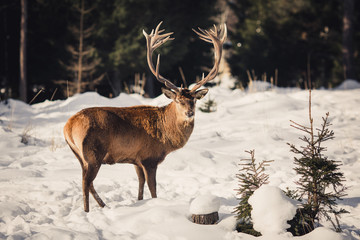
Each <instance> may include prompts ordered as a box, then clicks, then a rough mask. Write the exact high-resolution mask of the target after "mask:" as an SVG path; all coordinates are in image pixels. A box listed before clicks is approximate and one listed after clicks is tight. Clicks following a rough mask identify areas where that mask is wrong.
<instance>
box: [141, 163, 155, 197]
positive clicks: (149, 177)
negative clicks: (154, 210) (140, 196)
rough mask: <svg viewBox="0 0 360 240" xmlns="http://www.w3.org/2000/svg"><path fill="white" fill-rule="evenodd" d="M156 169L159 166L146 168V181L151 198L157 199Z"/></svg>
mask: <svg viewBox="0 0 360 240" xmlns="http://www.w3.org/2000/svg"><path fill="white" fill-rule="evenodd" d="M156 169H157V166H156V165H155V166H144V172H145V179H146V182H147V184H148V187H149V190H150V193H151V197H152V198H156V197H157V196H156Z"/></svg>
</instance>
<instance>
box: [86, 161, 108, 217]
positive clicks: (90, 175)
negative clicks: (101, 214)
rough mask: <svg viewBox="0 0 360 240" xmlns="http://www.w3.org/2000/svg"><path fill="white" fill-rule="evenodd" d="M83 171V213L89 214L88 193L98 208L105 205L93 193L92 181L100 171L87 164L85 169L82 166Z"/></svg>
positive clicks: (94, 192) (95, 193)
mask: <svg viewBox="0 0 360 240" xmlns="http://www.w3.org/2000/svg"><path fill="white" fill-rule="evenodd" d="M83 169H84V170H85V169H86V170H85V171H83V195H84V211H85V212H89V191H90V192H91V194H92V195H93V197H94V198H95V200H96V201H97V203H98V204H99V205H100V207H104V206H105V204H104V202H103V201H102V200H101V198H100V197H99V195H98V194H97V192H96V191H95V188H94V185H93V181H94V179H95V177H96V175H97V173H98V171H99V169H100V167H98V166H92V165H91V164H88V165H87V167H85V166H84V168H83Z"/></svg>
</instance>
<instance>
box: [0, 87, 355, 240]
mask: <svg viewBox="0 0 360 240" xmlns="http://www.w3.org/2000/svg"><path fill="white" fill-rule="evenodd" d="M210 97H211V99H214V100H215V101H216V103H217V111H216V112H213V113H203V112H201V111H197V112H196V119H195V129H194V132H193V134H192V136H191V137H190V140H189V142H188V143H187V145H186V146H185V147H184V148H183V149H180V150H178V151H176V152H173V153H171V154H170V155H168V157H167V158H166V159H165V161H164V162H163V163H162V164H161V165H159V168H158V174H157V183H158V185H157V188H158V190H157V193H158V199H150V195H149V191H148V190H147V189H146V191H145V195H144V198H145V200H143V201H137V200H136V198H137V197H136V196H137V189H138V182H137V176H136V173H135V170H134V168H133V166H131V165H126V164H117V165H112V166H109V165H104V166H102V167H101V169H100V172H99V174H98V176H97V178H96V180H95V182H94V184H95V185H96V189H97V192H98V193H99V195H100V196H101V197H102V198H103V200H104V201H105V202H106V203H107V204H108V205H107V206H106V207H105V208H103V209H100V208H98V206H97V204H96V203H95V202H94V200H93V199H92V198H91V200H90V201H93V202H91V203H90V206H91V211H90V213H88V214H86V213H84V211H83V204H82V191H81V168H80V166H79V163H78V161H77V159H76V158H75V157H74V155H73V153H72V152H71V151H70V149H69V148H68V147H67V146H66V144H65V142H64V138H63V135H62V128H63V126H64V124H65V122H66V120H67V119H68V118H69V117H70V116H71V115H73V114H74V113H76V112H77V111H79V110H80V109H82V108H85V107H90V106H91V107H92V106H131V105H137V104H149V105H164V104H167V103H168V100H167V99H166V98H165V97H164V96H160V97H158V98H156V99H144V98H141V97H140V96H138V95H126V94H121V95H120V96H119V97H117V98H114V99H107V98H104V97H101V96H99V95H97V94H96V93H85V94H80V95H76V96H74V97H71V98H69V99H67V100H65V101H46V102H43V103H39V104H35V105H32V106H29V105H26V104H23V103H21V102H19V101H16V100H10V101H9V103H8V104H7V105H5V104H4V103H0V120H1V121H0V152H1V155H0V192H1V194H0V239H177V240H178V239H209V240H211V239H214V240H219V239H255V238H254V237H252V236H249V235H246V234H243V233H238V232H236V231H235V230H234V227H235V223H236V221H235V218H234V215H233V214H232V212H233V209H234V207H235V206H236V205H237V203H238V200H237V199H236V197H237V196H236V191H234V189H236V188H237V179H236V173H237V172H238V170H239V166H238V163H239V160H240V159H242V158H247V155H246V153H245V152H244V151H245V150H251V149H256V156H255V158H256V159H257V160H259V161H260V160H262V159H266V160H275V162H273V163H272V164H271V165H270V167H268V169H267V170H268V171H267V173H268V174H269V175H270V179H269V181H270V185H271V186H276V187H279V188H281V189H285V188H286V187H290V188H295V184H294V181H295V180H296V178H297V176H296V175H295V173H294V171H293V170H292V168H293V167H294V165H293V157H294V156H293V155H292V153H290V151H289V147H288V146H287V145H286V143H287V142H291V143H295V144H298V143H299V142H300V140H298V137H299V136H300V134H301V133H299V132H298V131H297V130H296V129H293V128H291V127H290V124H289V120H290V119H291V120H294V121H296V122H299V123H304V124H306V123H307V122H308V118H307V112H308V105H307V104H308V93H307V91H302V90H298V89H279V88H275V89H273V88H270V89H267V90H266V91H252V92H243V91H240V90H234V91H231V90H229V89H227V88H221V87H216V88H212V89H210ZM204 101H207V97H205V99H203V100H202V101H200V102H198V107H200V106H201V105H202V104H203V103H204ZM359 103H360V89H347V90H316V91H313V117H314V121H315V125H316V126H318V125H317V124H319V123H321V117H322V116H324V114H325V113H326V112H328V111H329V112H330V120H331V122H332V124H333V126H332V129H333V130H334V131H335V139H334V140H333V141H331V142H328V144H327V147H328V152H327V153H328V156H329V157H330V158H332V159H336V160H339V161H342V162H343V166H342V167H341V170H342V171H343V172H344V174H345V177H346V180H347V182H346V185H347V186H349V187H350V190H349V191H348V193H349V195H348V196H346V197H345V198H344V200H342V201H340V202H339V204H340V206H341V207H343V208H345V209H347V210H348V211H350V214H346V215H344V216H343V217H342V219H341V223H342V224H341V226H342V228H343V229H344V232H343V233H341V234H338V233H335V232H334V231H333V230H332V229H331V226H330V225H329V223H328V222H326V221H322V222H321V223H322V224H323V226H322V227H321V228H317V229H315V230H314V231H313V232H312V233H310V234H308V235H306V237H305V236H304V237H297V238H294V237H292V236H290V235H289V234H279V233H274V234H275V235H276V239H314V240H315V239H316V240H322V239H324V240H325V239H326V240H329V239H360V237H359V233H360V231H359V229H360V204H359V203H360V184H359V183H360V175H359V174H358V170H359V169H360V161H359V156H360V135H359V133H360V124H359V122H360V112H359V110H358V109H359ZM23 138H25V139H27V141H28V142H27V144H24V143H22V142H21V140H22V139H23ZM207 193H211V194H212V195H214V196H216V197H217V199H219V201H220V208H219V216H220V220H219V223H218V224H217V225H211V226H201V225H197V224H193V223H191V221H190V220H189V218H190V202H191V200H192V199H194V198H196V197H197V196H200V195H203V194H207ZM271 195H273V193H272V194H271ZM255 199H256V198H255ZM268 201H269V199H268V198H261V199H259V198H258V199H257V200H256V201H255V202H259V203H261V204H266V203H267V202H268ZM274 208H277V209H273V210H278V211H281V206H275V207H274ZM280 229H283V226H281V227H280ZM259 239H269V238H267V237H266V235H264V236H263V237H260V238H259ZM272 239H274V238H272Z"/></svg>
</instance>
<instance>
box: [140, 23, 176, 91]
mask: <svg viewBox="0 0 360 240" xmlns="http://www.w3.org/2000/svg"><path fill="white" fill-rule="evenodd" d="M161 24H162V22H160V23H159V24H158V25H157V26H156V28H155V30H154V29H152V30H151V32H150V34H147V33H146V32H145V30H143V34H144V36H145V38H146V48H147V51H146V55H147V62H148V65H149V68H150V70H151V72H152V73H153V74H154V75H155V77H156V79H157V80H158V81H159V82H161V83H163V84H164V85H165V86H166V87H167V88H170V89H173V90H174V91H176V92H178V91H179V90H178V88H177V87H176V86H175V85H174V84H173V83H172V82H170V81H169V80H168V79H166V78H164V77H163V76H161V75H160V73H159V66H160V54H159V55H158V57H157V63H156V68H154V65H153V62H152V54H153V52H154V50H155V49H157V48H158V47H160V46H161V45H162V44H163V43H165V42H167V41H169V40H173V39H174V38H171V37H170V35H171V34H173V33H172V32H170V33H165V34H162V35H160V33H162V32H164V31H165V29H161V30H159V29H160V25H161Z"/></svg>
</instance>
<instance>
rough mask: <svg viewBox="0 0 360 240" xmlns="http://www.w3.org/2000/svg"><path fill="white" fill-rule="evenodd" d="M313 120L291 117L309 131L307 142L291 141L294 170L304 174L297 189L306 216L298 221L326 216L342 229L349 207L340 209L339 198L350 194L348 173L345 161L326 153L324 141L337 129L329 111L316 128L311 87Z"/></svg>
mask: <svg viewBox="0 0 360 240" xmlns="http://www.w3.org/2000/svg"><path fill="white" fill-rule="evenodd" d="M309 120H310V126H309V127H307V126H304V125H301V124H298V123H296V122H294V121H291V123H292V124H291V126H292V127H294V128H296V129H298V130H300V131H302V132H304V133H305V136H303V137H300V140H301V141H303V142H305V144H306V145H305V146H302V147H296V146H295V145H294V144H290V143H288V145H289V146H290V150H291V152H293V153H295V154H296V155H297V156H298V157H294V163H295V165H296V166H295V168H294V170H295V172H296V173H297V174H298V175H300V178H299V180H298V181H297V182H295V183H296V184H297V185H298V187H297V190H298V193H299V195H300V197H301V199H304V198H305V201H304V202H303V203H302V209H303V211H302V214H301V217H302V218H303V219H302V220H301V219H300V221H298V222H308V221H309V220H311V222H312V223H313V224H314V223H315V221H317V220H319V219H320V218H321V217H324V218H325V219H326V220H328V221H330V222H331V223H332V225H333V227H334V229H335V231H337V232H341V228H340V224H339V216H340V214H342V213H346V212H347V211H346V210H344V209H338V206H337V202H336V201H337V200H340V199H341V198H342V197H344V196H345V195H346V194H345V190H346V189H347V188H346V186H344V184H343V182H344V181H345V179H344V174H343V173H342V172H340V169H339V167H340V166H341V163H340V162H339V161H335V160H331V159H329V158H328V157H327V156H325V155H324V152H325V151H326V150H327V149H326V147H324V146H323V143H324V142H326V141H328V140H332V139H334V132H333V131H332V130H330V129H329V127H330V126H331V124H330V122H329V113H326V116H325V117H323V118H322V121H323V123H322V124H321V128H316V129H314V124H313V118H312V115H311V90H310V91H309ZM331 216H333V217H334V219H335V221H334V219H333V218H332V217H331ZM313 227H314V225H313V226H312V228H313ZM311 230H312V229H311ZM311 230H310V231H311Z"/></svg>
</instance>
